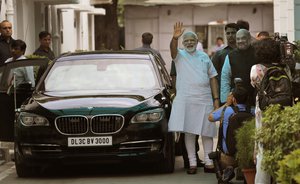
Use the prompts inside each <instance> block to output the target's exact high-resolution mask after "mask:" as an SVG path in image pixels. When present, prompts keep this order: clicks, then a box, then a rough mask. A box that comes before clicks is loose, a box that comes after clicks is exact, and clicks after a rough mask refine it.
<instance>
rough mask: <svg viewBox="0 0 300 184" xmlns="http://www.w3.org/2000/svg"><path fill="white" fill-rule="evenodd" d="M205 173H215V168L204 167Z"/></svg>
mask: <svg viewBox="0 0 300 184" xmlns="http://www.w3.org/2000/svg"><path fill="white" fill-rule="evenodd" d="M204 172H205V173H215V168H208V167H205V166H204Z"/></svg>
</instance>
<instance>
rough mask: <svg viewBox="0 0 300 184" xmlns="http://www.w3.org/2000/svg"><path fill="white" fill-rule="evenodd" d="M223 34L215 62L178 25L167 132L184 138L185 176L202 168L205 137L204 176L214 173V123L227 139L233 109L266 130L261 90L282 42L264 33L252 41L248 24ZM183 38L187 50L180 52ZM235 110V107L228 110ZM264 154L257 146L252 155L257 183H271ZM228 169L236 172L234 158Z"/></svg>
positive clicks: (191, 34)
mask: <svg viewBox="0 0 300 184" xmlns="http://www.w3.org/2000/svg"><path fill="white" fill-rule="evenodd" d="M225 34H226V39H227V43H228V45H227V46H222V48H221V49H218V50H216V52H215V53H214V55H213V56H212V60H211V59H210V57H209V56H208V55H207V54H206V53H205V52H204V51H203V50H198V49H197V45H198V38H197V34H195V33H194V32H191V31H186V32H185V31H184V29H183V23H182V22H176V23H175V25H174V31H173V37H172V39H171V42H170V51H171V57H172V67H171V73H170V75H171V77H172V80H173V81H174V86H176V97H175V99H174V101H173V106H172V111H171V116H170V121H169V131H171V132H181V133H182V134H181V135H182V136H183V137H184V141H183V142H184V145H185V149H186V150H187V155H188V156H187V158H185V157H184V163H185V168H187V174H196V173H197V166H198V167H199V164H198V163H197V161H198V160H199V159H198V154H197V151H198V149H197V147H199V146H198V145H197V142H198V136H201V138H202V144H203V151H204V172H208V173H211V172H212V171H214V172H216V170H215V169H214V165H213V163H212V160H211V159H210V158H209V154H210V153H212V152H213V137H215V136H216V134H217V130H216V123H212V122H217V121H222V123H223V125H222V128H223V130H222V133H223V138H224V136H225V134H226V128H227V127H228V123H229V117H230V116H231V115H232V114H234V113H236V112H235V111H234V109H235V108H237V109H238V111H247V112H249V114H252V116H255V120H256V128H259V127H260V126H261V125H262V121H261V116H262V110H261V109H260V108H259V102H258V95H257V90H258V89H259V85H260V81H261V79H262V77H263V76H264V74H265V72H266V71H267V70H268V67H270V66H271V65H273V64H279V63H280V62H281V60H280V47H279V45H278V42H276V41H275V40H274V39H273V38H271V37H270V35H269V33H268V32H266V31H262V32H260V33H258V34H257V36H256V38H254V37H253V36H251V34H250V32H249V23H248V22H247V21H243V20H239V21H237V22H236V23H228V24H226V26H225ZM180 37H182V45H183V46H184V48H183V49H180V48H178V40H179V38H180ZM281 64H282V63H281ZM284 68H285V70H287V73H289V72H288V71H291V70H293V69H292V68H289V66H288V65H284ZM289 76H292V74H290V75H289ZM236 80H239V81H240V83H239V86H236V82H235V81H236ZM290 80H292V77H291V78H290ZM232 106H234V108H227V109H226V107H232ZM225 109H226V110H225ZM209 121H211V122H209ZM219 134H220V131H219ZM226 136H234V135H226ZM220 142H221V144H220V145H221V146H220V149H221V152H222V154H223V157H226V156H228V155H229V154H228V150H227V147H226V144H225V139H223V140H221V141H220ZM262 151H263V148H262V146H261V144H259V143H257V144H256V146H255V152H254V153H253V158H254V160H253V161H254V162H255V163H256V170H257V172H256V178H255V183H256V184H268V183H271V179H270V176H269V175H268V174H267V173H266V172H265V171H264V170H263V169H262V167H261V161H262ZM222 154H221V155H222ZM186 160H188V161H186ZM229 160H230V159H229ZM227 161H228V159H227ZM186 162H188V164H186ZM227 164H229V166H231V167H236V162H235V161H234V157H231V161H229V162H227ZM186 165H188V166H186ZM227 166H228V165H227ZM223 168H226V167H225V166H224V167H223Z"/></svg>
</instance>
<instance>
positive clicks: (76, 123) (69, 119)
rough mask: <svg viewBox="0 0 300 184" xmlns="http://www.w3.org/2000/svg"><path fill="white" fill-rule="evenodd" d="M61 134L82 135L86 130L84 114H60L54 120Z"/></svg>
mask: <svg viewBox="0 0 300 184" xmlns="http://www.w3.org/2000/svg"><path fill="white" fill-rule="evenodd" d="M55 126H56V129H57V130H58V131H59V132H60V133H61V134H68V135H70V134H72V135H82V134H85V133H87V132H88V118H86V117H85V116H61V117H58V118H56V120H55Z"/></svg>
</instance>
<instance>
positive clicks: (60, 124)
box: [55, 115, 124, 135]
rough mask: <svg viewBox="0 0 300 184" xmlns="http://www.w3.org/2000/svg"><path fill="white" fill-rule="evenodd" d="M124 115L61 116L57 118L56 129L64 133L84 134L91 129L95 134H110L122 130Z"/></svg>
mask: <svg viewBox="0 0 300 184" xmlns="http://www.w3.org/2000/svg"><path fill="white" fill-rule="evenodd" d="M123 125H124V117H123V116H120V115H99V116H93V117H92V118H88V117H85V116H60V117H58V118H56V119H55V127H56V129H57V130H58V131H59V132H60V133H61V134H64V135H83V134H86V133H87V132H89V131H91V132H92V133H94V134H110V133H116V132H118V131H120V130H121V128H122V127H123Z"/></svg>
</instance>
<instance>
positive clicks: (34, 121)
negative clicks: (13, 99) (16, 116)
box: [20, 112, 49, 126]
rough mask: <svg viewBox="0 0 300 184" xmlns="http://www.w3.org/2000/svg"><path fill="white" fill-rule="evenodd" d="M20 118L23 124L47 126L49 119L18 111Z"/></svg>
mask: <svg viewBox="0 0 300 184" xmlns="http://www.w3.org/2000/svg"><path fill="white" fill-rule="evenodd" d="M20 120H21V123H22V124H23V125H24V126H49V121H48V120H47V119H46V118H45V117H43V116H39V115H37V114H32V113H26V112H23V113H20Z"/></svg>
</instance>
